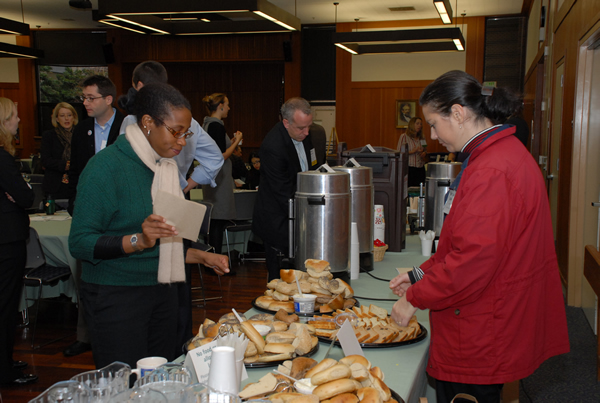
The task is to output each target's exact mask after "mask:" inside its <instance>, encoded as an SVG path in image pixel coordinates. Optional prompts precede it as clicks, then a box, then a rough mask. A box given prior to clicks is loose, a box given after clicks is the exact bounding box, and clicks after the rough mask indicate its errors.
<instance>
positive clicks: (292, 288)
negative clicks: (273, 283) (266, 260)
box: [275, 281, 298, 296]
mask: <svg viewBox="0 0 600 403" xmlns="http://www.w3.org/2000/svg"><path fill="white" fill-rule="evenodd" d="M275 291H277V292H280V293H281V294H285V295H288V296H291V295H294V294H298V287H297V286H296V283H294V284H288V283H286V282H285V281H280V282H279V283H277V287H275Z"/></svg>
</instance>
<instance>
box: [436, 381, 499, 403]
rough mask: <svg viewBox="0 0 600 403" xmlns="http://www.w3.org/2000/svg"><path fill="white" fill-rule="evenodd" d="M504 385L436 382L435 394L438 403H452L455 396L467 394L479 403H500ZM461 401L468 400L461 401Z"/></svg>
mask: <svg viewBox="0 0 600 403" xmlns="http://www.w3.org/2000/svg"><path fill="white" fill-rule="evenodd" d="M503 386H504V384H503V383H500V384H495V385H473V384H469V383H456V382H446V381H440V380H437V379H436V380H435V394H436V397H437V402H438V403H450V402H451V401H452V399H454V396H456V395H458V394H459V393H466V394H468V395H471V396H473V397H475V398H476V399H477V401H478V402H479V403H500V396H501V394H502V387H503ZM461 401H467V400H459V401H458V403H460V402H461Z"/></svg>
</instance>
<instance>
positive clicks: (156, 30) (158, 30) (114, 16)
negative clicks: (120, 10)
mask: <svg viewBox="0 0 600 403" xmlns="http://www.w3.org/2000/svg"><path fill="white" fill-rule="evenodd" d="M109 17H112V18H114V19H117V20H120V21H123V22H126V23H128V24H131V25H137V26H138V27H142V28H146V29H148V30H150V31H154V32H158V33H159V34H165V35H169V33H168V32H167V31H163V30H162V29H158V28H153V27H150V26H148V25H144V24H140V23H137V22H135V21H131V20H128V19H126V18H123V17H119V16H118V15H112V14H111V15H109Z"/></svg>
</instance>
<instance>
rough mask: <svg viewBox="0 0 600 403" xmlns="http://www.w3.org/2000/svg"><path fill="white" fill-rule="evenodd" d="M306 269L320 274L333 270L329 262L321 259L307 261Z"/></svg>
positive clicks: (305, 263) (305, 262)
mask: <svg viewBox="0 0 600 403" xmlns="http://www.w3.org/2000/svg"><path fill="white" fill-rule="evenodd" d="M304 267H306V269H311V270H314V271H316V272H318V273H321V272H323V271H325V270H327V271H329V270H331V268H330V267H329V262H328V261H326V260H319V259H306V260H305V261H304Z"/></svg>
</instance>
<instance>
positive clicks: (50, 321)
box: [0, 262, 267, 403]
mask: <svg viewBox="0 0 600 403" xmlns="http://www.w3.org/2000/svg"><path fill="white" fill-rule="evenodd" d="M233 269H234V271H235V272H236V276H225V277H222V278H221V283H222V287H223V300H216V301H208V302H207V307H205V308H198V307H196V306H194V307H193V320H194V329H197V328H198V327H199V326H200V324H201V323H202V322H203V321H204V319H205V318H206V317H208V318H211V319H213V320H216V319H218V318H219V317H220V316H221V315H223V314H225V313H228V312H231V308H235V309H236V310H237V311H239V312H245V311H247V310H248V309H249V308H251V301H252V300H253V299H254V298H255V297H257V296H258V295H260V294H262V292H264V290H265V284H266V283H267V269H266V266H265V264H264V263H252V262H246V263H245V264H244V265H239V264H237V263H234V264H233ZM203 277H204V282H205V286H206V289H207V294H206V296H207V297H210V296H217V295H218V289H219V285H218V282H217V277H216V276H210V275H206V274H205V275H204V276H203ZM192 285H193V286H197V285H198V286H199V285H200V278H199V275H198V272H197V270H194V271H193V275H192ZM193 298H200V291H194V294H193ZM39 318H40V319H39V321H38V329H37V331H36V335H35V344H36V345H38V344H40V343H42V344H43V343H44V342H45V341H50V340H53V339H55V338H58V337H62V336H65V335H66V336H67V337H66V338H65V339H63V340H60V341H56V342H54V343H52V344H49V345H47V346H45V347H42V348H40V349H36V350H33V349H32V348H31V330H30V328H29V327H23V328H19V329H17V334H16V341H15V351H14V355H13V358H14V359H15V360H22V361H27V362H28V363H29V367H28V368H27V369H26V370H25V372H26V373H34V374H36V375H38V376H39V381H38V382H37V383H35V384H32V385H26V386H10V387H1V389H0V392H1V393H2V394H1V397H2V399H0V401H3V402H4V403H8V402H27V401H29V400H31V399H33V398H34V397H36V396H37V395H39V394H40V393H41V392H43V391H44V390H46V389H47V388H48V387H49V386H51V385H53V384H54V383H56V382H59V381H64V380H68V379H70V378H71V377H72V376H74V375H77V374H79V373H81V372H85V371H89V370H91V369H94V368H95V367H94V362H93V359H92V353H91V352H87V353H84V354H81V355H78V356H76V357H65V356H64V355H63V354H62V351H63V350H64V349H65V348H66V347H67V346H69V345H70V344H71V343H73V342H74V341H75V339H76V335H75V327H76V323H77V308H76V307H75V305H74V304H71V303H64V302H51V303H43V304H42V305H41V306H40V315H39ZM30 326H31V325H30ZM195 332H197V330H195Z"/></svg>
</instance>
